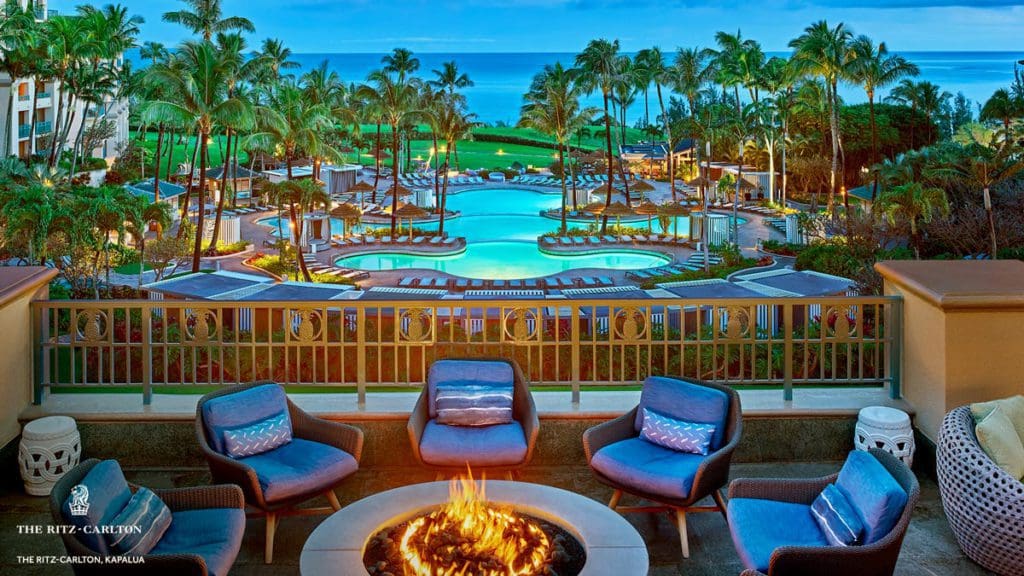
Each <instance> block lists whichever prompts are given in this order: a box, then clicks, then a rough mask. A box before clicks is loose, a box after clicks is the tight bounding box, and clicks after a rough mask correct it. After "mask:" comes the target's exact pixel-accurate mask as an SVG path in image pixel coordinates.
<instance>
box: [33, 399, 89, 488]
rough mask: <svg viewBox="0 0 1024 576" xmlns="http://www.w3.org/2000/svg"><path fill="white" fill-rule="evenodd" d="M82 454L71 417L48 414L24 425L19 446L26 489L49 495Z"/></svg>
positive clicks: (79, 439) (75, 464)
mask: <svg viewBox="0 0 1024 576" xmlns="http://www.w3.org/2000/svg"><path fill="white" fill-rule="evenodd" d="M81 456H82V441H81V438H80V437H79V435H78V427H77V426H76V425H75V419H74V418H70V417H68V416H47V417H45V418H39V419H38V420H33V421H31V422H29V423H28V424H25V427H24V428H23V429H22V430H21V444H20V445H19V446H18V466H19V468H21V479H22V480H23V481H24V482H25V492H28V493H29V494H31V495H33V496H49V495H50V491H51V490H53V485H54V484H56V483H57V480H60V479H61V477H62V476H64V474H66V473H67V472H68V471H69V470H71V469H72V468H74V467H75V466H78V460H79V459H80V458H81Z"/></svg>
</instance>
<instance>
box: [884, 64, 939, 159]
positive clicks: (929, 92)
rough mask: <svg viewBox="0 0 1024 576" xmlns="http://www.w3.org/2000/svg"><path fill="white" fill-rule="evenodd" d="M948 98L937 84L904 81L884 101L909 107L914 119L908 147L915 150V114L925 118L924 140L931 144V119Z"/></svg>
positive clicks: (925, 81) (923, 81)
mask: <svg viewBox="0 0 1024 576" xmlns="http://www.w3.org/2000/svg"><path fill="white" fill-rule="evenodd" d="M949 98H950V94H949V92H943V91H942V89H941V88H939V86H938V85H937V84H934V83H932V82H928V81H927V80H922V81H920V82H914V81H913V80H909V79H906V80H903V81H902V82H900V83H899V85H898V86H896V87H895V88H893V89H892V91H891V92H890V93H889V97H888V98H886V100H888V101H890V102H895V103H897V104H901V105H903V106H910V108H911V110H912V111H913V113H914V114H913V116H914V118H913V121H912V123H911V125H910V147H911V148H916V147H917V146H916V141H915V138H914V136H915V134H914V127H915V126H916V125H917V113H918V112H921V113H922V114H924V116H925V120H926V121H927V123H926V124H927V125H926V128H927V130H928V132H927V135H926V136H925V140H926V141H927V143H931V141H932V118H934V117H935V115H936V114H938V113H939V111H940V109H941V108H942V105H943V104H944V103H945V102H946V101H947V100H949Z"/></svg>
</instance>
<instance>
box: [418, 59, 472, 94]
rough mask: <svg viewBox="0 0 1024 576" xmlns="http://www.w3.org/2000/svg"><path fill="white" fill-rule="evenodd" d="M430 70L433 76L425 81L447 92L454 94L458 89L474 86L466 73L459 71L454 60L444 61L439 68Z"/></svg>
mask: <svg viewBox="0 0 1024 576" xmlns="http://www.w3.org/2000/svg"><path fill="white" fill-rule="evenodd" d="M431 72H433V73H434V76H435V78H434V80H430V81H429V82H427V83H428V84H430V85H431V86H433V87H434V88H438V89H440V90H444V91H446V92H448V93H449V94H454V93H455V92H456V91H458V90H461V89H463V88H472V87H473V86H474V84H473V81H472V80H470V79H469V75H468V74H465V73H463V72H459V65H458V64H456V63H455V61H454V60H451V61H449V62H444V63H443V64H441V69H440V70H431Z"/></svg>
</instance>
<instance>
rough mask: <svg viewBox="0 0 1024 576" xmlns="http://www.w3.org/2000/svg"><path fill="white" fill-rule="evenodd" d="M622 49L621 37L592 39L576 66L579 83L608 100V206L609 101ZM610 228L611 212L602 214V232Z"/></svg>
mask: <svg viewBox="0 0 1024 576" xmlns="http://www.w3.org/2000/svg"><path fill="white" fill-rule="evenodd" d="M618 52H619V41H618V40H614V41H612V42H609V41H608V40H605V39H603V38H602V39H599V40H591V41H590V43H589V44H587V47H586V48H585V49H584V50H583V52H581V53H580V54H579V55H577V56H576V67H577V68H578V69H579V79H578V81H579V83H580V88H581V89H582V90H584V91H585V92H586V93H587V94H592V93H593V92H594V90H598V89H599V90H601V99H602V101H603V103H604V137H605V152H606V159H607V161H608V185H607V187H606V189H607V195H606V197H605V202H604V204H605V207H608V206H611V204H612V182H613V181H614V177H615V175H614V172H613V171H612V166H613V165H612V126H611V115H610V114H609V110H608V104H609V102H608V101H609V99H610V98H611V96H612V90H613V88H614V86H615V81H616V78H617V77H618V74H619V71H618V65H619V59H618ZM607 228H608V216H606V215H602V216H601V234H604V233H605V232H606V231H607Z"/></svg>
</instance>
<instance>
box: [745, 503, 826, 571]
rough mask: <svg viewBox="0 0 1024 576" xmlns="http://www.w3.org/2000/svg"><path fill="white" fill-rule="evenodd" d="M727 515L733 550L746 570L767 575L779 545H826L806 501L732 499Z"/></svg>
mask: <svg viewBox="0 0 1024 576" xmlns="http://www.w3.org/2000/svg"><path fill="white" fill-rule="evenodd" d="M726 515H727V517H728V519H729V532H731V533H732V542H733V545H734V546H735V547H736V553H737V554H738V555H739V557H740V561H741V562H743V566H744V567H746V568H747V569H752V570H758V571H760V572H764V573H765V574H767V573H768V566H769V565H770V564H771V559H772V552H774V551H775V549H776V548H779V547H781V546H828V540H826V539H825V535H824V534H822V533H821V528H819V527H818V523H817V522H816V521H815V520H814V516H813V515H812V514H811V507H810V506H807V505H806V504H794V503H791V502H776V501H774V500H759V499H755V498H733V499H731V500H729V505H728V507H727V514H726Z"/></svg>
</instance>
